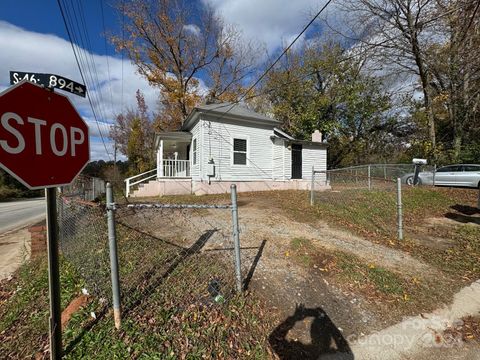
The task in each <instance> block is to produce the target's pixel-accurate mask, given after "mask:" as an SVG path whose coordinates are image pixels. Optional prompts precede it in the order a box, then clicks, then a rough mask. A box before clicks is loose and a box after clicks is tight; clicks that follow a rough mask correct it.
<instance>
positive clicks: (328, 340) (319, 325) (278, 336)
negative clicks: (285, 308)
mask: <svg viewBox="0 0 480 360" xmlns="http://www.w3.org/2000/svg"><path fill="white" fill-rule="evenodd" d="M308 318H313V320H312V324H311V327H310V338H311V342H310V343H309V344H304V343H301V342H299V341H295V340H289V339H287V335H288V332H289V331H290V330H291V329H293V327H294V326H295V324H296V323H297V322H302V321H304V320H306V319H308ZM269 342H270V345H271V346H272V349H273V350H274V351H275V353H276V354H277V355H278V357H279V358H280V359H282V360H288V359H292V360H293V359H298V360H300V359H302V360H303V359H304V360H308V359H312V360H313V359H336V360H337V359H338V360H353V359H354V356H353V353H352V351H351V349H350V346H349V345H348V343H347V341H346V340H345V338H344V337H343V335H342V333H341V332H340V330H338V328H337V327H336V326H335V324H334V323H333V322H332V320H330V318H329V317H328V315H327V314H326V313H325V311H323V309H321V308H319V307H318V308H305V307H304V306H303V305H302V304H301V305H297V306H296V308H295V312H294V314H292V315H291V316H289V317H288V318H287V319H285V321H283V322H282V323H281V324H280V325H278V326H277V327H276V328H275V329H274V330H273V332H272V333H271V334H270V336H269Z"/></svg>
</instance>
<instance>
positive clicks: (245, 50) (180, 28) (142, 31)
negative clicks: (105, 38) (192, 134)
mask: <svg viewBox="0 0 480 360" xmlns="http://www.w3.org/2000/svg"><path fill="white" fill-rule="evenodd" d="M194 7H196V8H194ZM119 10H120V11H121V12H122V14H123V15H124V16H125V18H126V19H127V21H126V22H125V24H124V29H123V30H124V33H125V34H126V36H125V37H114V38H113V43H114V44H115V45H116V47H117V49H118V50H119V51H125V52H126V54H127V55H128V56H129V57H130V59H131V60H132V61H133V62H134V63H135V65H136V66H137V69H138V71H139V73H140V74H141V75H143V76H144V77H145V78H146V79H147V80H148V81H149V82H150V84H152V85H154V86H158V87H159V88H160V93H161V104H162V105H163V112H162V121H161V124H160V125H161V127H162V128H163V129H176V128H178V127H179V126H180V125H181V123H182V121H183V120H184V119H185V117H186V116H187V115H188V114H189V113H190V111H191V110H192V108H193V107H194V106H195V105H197V104H198V103H199V102H200V101H201V100H202V99H203V98H207V97H210V98H220V99H222V98H224V99H232V98H235V97H236V96H237V95H238V93H239V92H240V91H241V90H242V83H243V81H244V80H245V77H246V76H247V75H248V74H249V73H250V71H252V64H253V57H252V54H251V53H250V52H249V46H248V45H243V43H242V41H241V39H240V34H239V33H238V32H237V31H235V29H234V28H232V27H228V28H227V27H225V26H224V24H223V22H222V20H221V19H220V18H219V17H218V16H216V15H215V13H214V11H213V10H212V9H211V8H209V7H207V6H203V5H199V4H195V2H188V1H182V0H156V1H149V0H134V1H131V2H127V3H124V4H123V5H121V6H120V7H119ZM194 12H195V14H194ZM198 14H200V16H198ZM193 15H195V17H194V16H193ZM200 78H201V79H203V80H204V81H205V84H203V83H202V82H201V80H200ZM203 85H205V86H203ZM205 87H206V88H205Z"/></svg>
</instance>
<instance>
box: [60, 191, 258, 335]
mask: <svg viewBox="0 0 480 360" xmlns="http://www.w3.org/2000/svg"><path fill="white" fill-rule="evenodd" d="M109 205H110V207H109ZM57 206H58V217H59V231H60V250H61V253H62V255H63V257H64V258H65V259H66V260H67V261H68V262H70V263H71V264H73V266H74V267H75V269H76V270H77V271H78V272H79V274H80V275H81V276H82V278H83V279H84V280H85V288H86V290H87V292H88V293H89V294H91V295H93V296H94V297H95V299H97V300H98V304H99V305H100V308H97V309H96V311H97V312H98V313H99V314H105V313H106V312H107V311H108V309H109V308H111V306H112V305H114V308H115V301H114V300H113V299H115V287H114V286H113V289H114V290H113V291H112V279H111V276H112V272H111V259H110V257H109V256H110V254H111V245H112V244H111V243H110V244H109V233H108V223H107V212H108V211H109V210H110V211H113V212H114V217H113V219H114V224H115V228H116V229H115V241H116V247H117V254H118V275H119V295H120V296H119V299H118V300H119V301H120V308H121V316H122V318H123V319H126V321H128V319H133V318H135V319H136V320H135V323H141V324H143V325H144V326H146V327H148V326H150V325H149V321H150V322H151V321H153V320H152V318H155V317H157V316H158V313H157V311H155V313H152V311H151V310H152V304H155V305H154V306H155V308H156V309H157V310H158V312H162V311H168V309H172V308H173V309H175V312H178V311H182V310H186V309H189V308H190V307H191V306H203V307H205V306H207V307H208V306H214V305H219V304H224V303H227V302H228V301H229V300H230V299H231V298H232V297H233V296H235V294H237V293H238V290H242V287H243V283H242V279H245V277H246V276H247V273H248V270H249V263H248V261H246V262H241V261H240V258H239V257H237V256H236V253H235V251H236V250H237V251H238V255H240V253H239V252H240V248H239V247H236V246H235V238H236V234H238V227H237V230H236V229H235V226H234V225H235V214H234V213H233V214H232V210H233V209H235V208H236V202H235V203H233V204H232V203H223V204H203V205H199V204H151V203H148V204H107V206H101V205H97V204H93V203H90V202H87V201H83V200H80V199H78V198H71V197H69V196H65V195H60V196H59V197H58V202H57ZM110 235H112V234H111V233H110ZM111 240H112V239H110V242H111ZM109 245H110V248H109ZM113 282H115V279H113ZM132 336H142V334H141V332H139V333H138V334H134V335H132Z"/></svg>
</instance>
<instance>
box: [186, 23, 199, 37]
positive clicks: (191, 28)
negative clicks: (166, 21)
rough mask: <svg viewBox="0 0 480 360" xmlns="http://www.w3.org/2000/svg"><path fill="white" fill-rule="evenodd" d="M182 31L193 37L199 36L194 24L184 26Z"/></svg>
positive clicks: (197, 28)
mask: <svg viewBox="0 0 480 360" xmlns="http://www.w3.org/2000/svg"><path fill="white" fill-rule="evenodd" d="M183 29H184V30H185V31H187V32H190V33H192V34H193V35H200V28H199V27H198V26H197V25H195V24H188V25H184V26H183Z"/></svg>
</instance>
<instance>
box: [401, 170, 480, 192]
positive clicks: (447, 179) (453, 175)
mask: <svg viewBox="0 0 480 360" xmlns="http://www.w3.org/2000/svg"><path fill="white" fill-rule="evenodd" d="M413 178H414V174H407V175H404V176H403V177H402V179H403V180H404V182H405V183H406V184H407V185H413ZM418 185H435V186H458V187H473V188H479V189H480V165H478V164H457V165H448V166H443V167H441V168H438V169H437V171H435V172H431V171H422V172H420V173H419V174H418Z"/></svg>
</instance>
